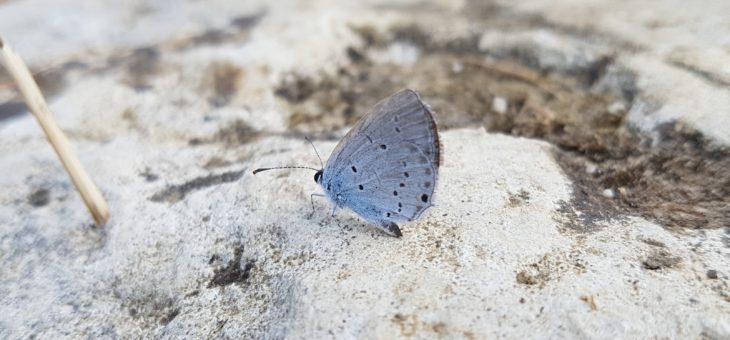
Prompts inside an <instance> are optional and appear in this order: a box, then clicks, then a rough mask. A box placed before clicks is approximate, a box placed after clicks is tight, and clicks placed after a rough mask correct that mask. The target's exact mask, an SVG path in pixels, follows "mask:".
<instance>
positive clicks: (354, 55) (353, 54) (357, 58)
mask: <svg viewBox="0 0 730 340" xmlns="http://www.w3.org/2000/svg"><path fill="white" fill-rule="evenodd" d="M345 51H346V52H347V57H348V58H349V59H350V61H351V62H353V63H360V62H363V61H365V55H364V54H363V53H362V52H361V51H359V50H358V49H356V48H354V47H352V46H350V47H348V48H347V50H345Z"/></svg>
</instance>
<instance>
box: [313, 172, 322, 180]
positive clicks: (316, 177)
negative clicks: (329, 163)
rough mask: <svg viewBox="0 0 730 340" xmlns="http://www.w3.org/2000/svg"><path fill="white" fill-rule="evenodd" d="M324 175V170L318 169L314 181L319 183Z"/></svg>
mask: <svg viewBox="0 0 730 340" xmlns="http://www.w3.org/2000/svg"><path fill="white" fill-rule="evenodd" d="M320 177H322V170H319V171H317V172H316V173H314V182H315V183H319V178H320Z"/></svg>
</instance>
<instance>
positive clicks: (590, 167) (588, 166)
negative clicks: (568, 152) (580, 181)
mask: <svg viewBox="0 0 730 340" xmlns="http://www.w3.org/2000/svg"><path fill="white" fill-rule="evenodd" d="M596 170H598V167H597V166H596V165H595V164H593V163H588V164H586V173H587V174H595V173H596Z"/></svg>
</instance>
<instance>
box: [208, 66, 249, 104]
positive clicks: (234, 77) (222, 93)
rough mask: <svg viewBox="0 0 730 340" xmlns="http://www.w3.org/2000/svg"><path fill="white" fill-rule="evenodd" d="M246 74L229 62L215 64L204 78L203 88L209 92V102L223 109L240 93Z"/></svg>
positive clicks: (209, 68)
mask: <svg viewBox="0 0 730 340" xmlns="http://www.w3.org/2000/svg"><path fill="white" fill-rule="evenodd" d="M244 76H245V72H244V71H243V69H242V68H240V67H238V66H237V65H234V64H232V63H228V62H214V63H212V64H211V65H210V66H209V67H208V70H207V71H206V74H205V76H204V77H203V88H205V89H206V91H208V92H209V95H208V102H209V103H210V104H211V105H213V106H215V107H221V106H225V105H227V104H228V103H229V102H230V101H231V99H233V97H234V96H235V95H236V93H237V92H238V88H239V86H240V83H241V82H242V81H243V77H244Z"/></svg>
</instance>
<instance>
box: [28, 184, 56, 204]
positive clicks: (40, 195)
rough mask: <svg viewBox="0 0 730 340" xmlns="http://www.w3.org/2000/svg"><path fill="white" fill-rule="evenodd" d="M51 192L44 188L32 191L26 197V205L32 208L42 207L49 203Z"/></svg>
mask: <svg viewBox="0 0 730 340" xmlns="http://www.w3.org/2000/svg"><path fill="white" fill-rule="evenodd" d="M50 197H51V192H50V190H48V189H46V188H40V189H36V190H33V192H31V193H30V195H28V203H30V205H32V206H34V207H42V206H44V205H46V204H48V202H50Z"/></svg>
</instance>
